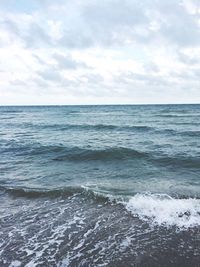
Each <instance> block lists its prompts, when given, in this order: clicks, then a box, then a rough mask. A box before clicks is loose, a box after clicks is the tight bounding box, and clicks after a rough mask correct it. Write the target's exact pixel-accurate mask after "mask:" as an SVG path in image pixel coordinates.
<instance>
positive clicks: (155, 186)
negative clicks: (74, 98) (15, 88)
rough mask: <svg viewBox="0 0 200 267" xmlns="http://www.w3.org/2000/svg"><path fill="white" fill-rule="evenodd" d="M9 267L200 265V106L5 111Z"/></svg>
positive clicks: (4, 232)
mask: <svg viewBox="0 0 200 267" xmlns="http://www.w3.org/2000/svg"><path fill="white" fill-rule="evenodd" d="M0 266H1V267H4V266H5V267H19V266H23V267H34V266H39V267H45V266H47V267H51V266H52V267H53V266H58V267H67V266H70V267H71V266H72V267H74V266H76V267H83V266H84V267H98V266H99V267H100V266H109V267H111V266H112V267H129V266H137V267H158V266H160V267H172V266H173V267H200V105H138V106H134V105H116V106H109V105H108V106H35V107H34V106H26V107H25V106H23V107H22V106H9V107H5V106H1V107H0Z"/></svg>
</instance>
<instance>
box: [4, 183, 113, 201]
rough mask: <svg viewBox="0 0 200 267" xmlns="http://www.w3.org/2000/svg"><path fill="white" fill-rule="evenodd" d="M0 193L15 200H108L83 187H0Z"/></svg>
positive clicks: (100, 194) (101, 194) (102, 195)
mask: <svg viewBox="0 0 200 267" xmlns="http://www.w3.org/2000/svg"><path fill="white" fill-rule="evenodd" d="M0 191H1V192H4V193H7V194H8V195H10V196H12V197H16V198H27V199H30V198H31V199H37V198H48V199H49V198H50V199H53V198H58V197H61V198H68V197H70V196H73V195H82V196H85V197H87V198H92V199H94V200H97V201H99V202H102V201H103V202H105V201H108V200H109V197H108V196H106V195H105V194H103V193H98V192H95V191H93V190H91V189H88V188H87V187H84V186H68V187H64V188H56V189H30V188H21V187H15V188H14V187H13V188H12V187H4V186H0Z"/></svg>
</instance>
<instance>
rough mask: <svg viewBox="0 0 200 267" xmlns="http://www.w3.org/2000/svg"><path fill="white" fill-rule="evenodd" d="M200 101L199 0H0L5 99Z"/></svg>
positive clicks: (1, 97) (0, 93)
mask: <svg viewBox="0 0 200 267" xmlns="http://www.w3.org/2000/svg"><path fill="white" fill-rule="evenodd" d="M117 103H119V104H124V103H129V104H139V103H141V104H142V103H200V1H199V0H73V1H72V0H56V1H53V0H0V104H117Z"/></svg>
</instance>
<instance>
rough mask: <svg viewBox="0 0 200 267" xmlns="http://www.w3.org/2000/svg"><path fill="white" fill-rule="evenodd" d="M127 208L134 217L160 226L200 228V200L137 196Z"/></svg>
mask: <svg viewBox="0 0 200 267" xmlns="http://www.w3.org/2000/svg"><path fill="white" fill-rule="evenodd" d="M125 207H126V209H127V210H128V211H130V212H131V213H132V214H133V215H134V216H138V217H139V218H140V219H141V220H145V221H148V222H151V223H153V224H154V225H159V226H162V225H163V226H178V227H180V228H188V227H195V226H200V199H195V198H189V199H175V198H172V197H170V196H169V195H165V194H136V195H135V196H133V197H132V198H131V199H130V200H129V201H128V202H127V203H125Z"/></svg>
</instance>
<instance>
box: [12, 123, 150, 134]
mask: <svg viewBox="0 0 200 267" xmlns="http://www.w3.org/2000/svg"><path fill="white" fill-rule="evenodd" d="M8 125H9V126H14V127H16V126H18V127H25V128H33V129H34V128H35V129H39V130H46V129H51V130H53V131H68V130H69V131H70V130H75V131H85V130H87V131H102V130H108V131H109V130H116V131H145V132H146V131H151V130H154V128H153V127H150V126H146V125H127V126H120V125H113V124H34V123H30V122H28V123H24V124H23V125H22V124H20V123H16V122H15V123H8Z"/></svg>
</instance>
